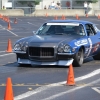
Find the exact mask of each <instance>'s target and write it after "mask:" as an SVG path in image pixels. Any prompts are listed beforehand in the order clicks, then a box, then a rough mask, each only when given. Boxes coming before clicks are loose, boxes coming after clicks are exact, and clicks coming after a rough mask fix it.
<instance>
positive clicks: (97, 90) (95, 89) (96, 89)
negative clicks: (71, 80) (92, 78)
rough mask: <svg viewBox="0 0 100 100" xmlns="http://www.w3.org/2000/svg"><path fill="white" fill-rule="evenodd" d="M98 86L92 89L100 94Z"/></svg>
mask: <svg viewBox="0 0 100 100" xmlns="http://www.w3.org/2000/svg"><path fill="white" fill-rule="evenodd" d="M98 88H100V87H93V88H92V89H93V90H94V91H96V92H97V93H99V94H100V89H98Z"/></svg>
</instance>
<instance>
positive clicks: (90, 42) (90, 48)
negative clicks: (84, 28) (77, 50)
mask: <svg viewBox="0 0 100 100" xmlns="http://www.w3.org/2000/svg"><path fill="white" fill-rule="evenodd" d="M88 41H89V44H90V47H89V51H88V54H87V56H89V54H90V52H91V50H92V41H91V39H90V38H88Z"/></svg>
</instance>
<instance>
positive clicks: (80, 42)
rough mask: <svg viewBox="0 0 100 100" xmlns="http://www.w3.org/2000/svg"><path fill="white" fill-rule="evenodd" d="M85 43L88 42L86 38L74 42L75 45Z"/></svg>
mask: <svg viewBox="0 0 100 100" xmlns="http://www.w3.org/2000/svg"><path fill="white" fill-rule="evenodd" d="M85 44H88V41H87V39H83V40H80V41H77V42H75V45H76V46H81V45H85Z"/></svg>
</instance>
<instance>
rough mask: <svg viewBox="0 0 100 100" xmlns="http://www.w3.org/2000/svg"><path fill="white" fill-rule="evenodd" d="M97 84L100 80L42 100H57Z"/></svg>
mask: <svg viewBox="0 0 100 100" xmlns="http://www.w3.org/2000/svg"><path fill="white" fill-rule="evenodd" d="M97 82H100V79H98V80H95V81H92V82H90V83H88V84H87V85H86V86H81V87H76V88H74V89H70V90H68V91H64V92H60V93H58V94H55V95H52V96H50V97H48V98H44V99H42V100H55V98H58V97H60V96H63V95H65V94H67V93H71V92H74V91H76V90H79V89H82V88H84V87H87V86H89V85H92V84H95V83H97Z"/></svg>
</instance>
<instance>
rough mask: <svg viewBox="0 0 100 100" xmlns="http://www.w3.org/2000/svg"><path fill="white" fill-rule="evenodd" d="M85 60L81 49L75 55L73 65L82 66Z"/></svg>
mask: <svg viewBox="0 0 100 100" xmlns="http://www.w3.org/2000/svg"><path fill="white" fill-rule="evenodd" d="M83 61H84V53H83V49H80V50H79V51H78V52H77V53H76V54H75V56H74V61H73V66H75V67H80V66H81V65H82V64H83Z"/></svg>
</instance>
